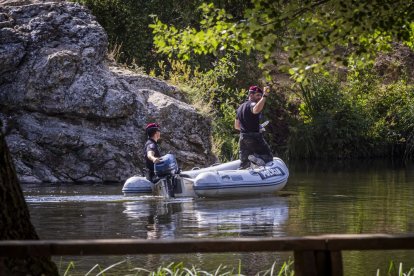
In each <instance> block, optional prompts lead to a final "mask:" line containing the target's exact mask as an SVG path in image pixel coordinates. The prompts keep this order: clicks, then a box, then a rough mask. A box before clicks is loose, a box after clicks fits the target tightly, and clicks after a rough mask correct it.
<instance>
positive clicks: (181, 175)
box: [122, 154, 289, 198]
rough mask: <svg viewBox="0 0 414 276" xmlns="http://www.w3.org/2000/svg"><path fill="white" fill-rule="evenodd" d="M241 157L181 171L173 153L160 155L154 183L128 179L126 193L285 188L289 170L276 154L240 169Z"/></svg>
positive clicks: (215, 193) (208, 193) (211, 193)
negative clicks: (271, 158)
mask: <svg viewBox="0 0 414 276" xmlns="http://www.w3.org/2000/svg"><path fill="white" fill-rule="evenodd" d="M239 165H240V160H236V161H231V162H227V163H223V164H217V165H213V166H211V167H206V168H195V169H193V170H189V171H182V172H179V170H178V166H177V162H176V160H175V157H174V156H173V155H172V154H167V155H165V156H163V157H162V158H161V162H160V163H157V164H156V165H155V167H154V169H155V174H156V175H157V177H158V179H157V180H155V181H154V182H155V183H152V182H150V181H148V180H147V179H146V178H145V177H140V176H133V177H131V178H129V179H128V180H127V181H126V182H125V184H124V186H123V188H122V192H123V193H124V195H126V196H128V195H140V194H153V195H157V196H162V197H165V198H172V197H239V196H253V195H258V194H270V193H273V192H276V191H279V190H281V189H283V187H285V185H286V183H287V181H288V177H289V170H288V168H287V166H286V164H285V163H284V162H283V161H282V159H280V158H278V157H274V158H273V161H271V162H268V163H267V164H266V165H264V166H257V165H252V167H250V168H248V169H245V170H238V169H237V168H238V167H239Z"/></svg>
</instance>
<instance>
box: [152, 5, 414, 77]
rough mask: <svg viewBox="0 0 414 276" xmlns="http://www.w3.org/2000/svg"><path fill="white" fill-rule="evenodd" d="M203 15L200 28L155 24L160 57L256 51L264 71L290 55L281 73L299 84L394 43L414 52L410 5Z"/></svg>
mask: <svg viewBox="0 0 414 276" xmlns="http://www.w3.org/2000/svg"><path fill="white" fill-rule="evenodd" d="M199 9H200V10H201V11H202V14H203V19H202V20H201V21H200V22H199V26H198V25H197V26H192V27H190V26H188V27H186V28H182V29H180V28H177V27H175V26H168V25H167V24H168V23H167V24H165V23H163V22H162V21H161V20H159V19H158V18H155V22H154V24H152V25H151V28H152V29H153V31H154V42H155V44H156V46H157V50H158V52H160V53H165V54H168V55H170V56H171V57H172V56H175V55H176V56H178V57H179V58H181V59H184V60H188V59H189V58H190V57H191V55H192V54H201V55H205V54H219V53H222V52H225V51H231V52H245V53H248V54H249V53H251V52H253V51H258V52H260V53H261V54H262V56H263V63H262V64H261V65H262V67H263V66H264V65H265V64H276V63H277V62H280V61H275V60H274V58H273V57H272V55H273V54H274V53H275V51H276V50H277V49H279V50H283V51H285V52H286V53H287V54H288V62H287V63H284V64H283V63H282V64H279V65H278V66H279V68H280V69H283V70H285V71H287V72H289V73H290V74H291V75H292V76H293V77H294V78H295V79H296V80H297V81H299V82H301V81H303V80H304V77H305V75H306V74H307V72H309V71H310V70H312V71H313V72H315V73H318V72H320V71H323V70H324V67H323V66H324V65H326V64H328V63H332V62H333V63H335V62H342V64H343V65H345V66H347V65H348V64H349V62H352V64H353V65H354V66H358V65H360V66H362V65H366V64H367V63H369V62H367V61H370V60H372V59H373V57H374V56H375V54H376V53H377V52H378V51H384V50H389V49H390V48H391V43H392V42H393V41H401V42H403V43H404V44H406V45H408V46H409V47H413V44H412V43H413V40H412V37H413V33H414V32H413V29H414V27H413V22H414V6H413V2H412V1H404V0H397V1H394V0H385V1H379V0H376V1H343V0H333V1H317V0H315V1H281V0H280V1H274V0H253V1H252V7H249V8H247V9H245V10H244V12H243V15H244V18H243V19H242V20H240V18H234V17H233V16H232V15H231V14H229V13H227V12H226V11H225V10H224V9H222V8H217V7H216V6H215V5H214V4H212V3H210V4H207V3H203V4H201V6H200V7H199ZM343 47H345V48H346V49H347V51H345V50H343V49H344V48H343Z"/></svg>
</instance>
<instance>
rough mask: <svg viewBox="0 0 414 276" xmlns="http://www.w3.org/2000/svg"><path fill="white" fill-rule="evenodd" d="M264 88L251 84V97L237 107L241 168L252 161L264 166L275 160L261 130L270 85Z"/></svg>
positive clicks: (236, 127)
mask: <svg viewBox="0 0 414 276" xmlns="http://www.w3.org/2000/svg"><path fill="white" fill-rule="evenodd" d="M263 90H264V93H263ZM263 90H262V89H260V88H259V87H258V86H250V88H249V99H248V100H247V101H246V102H244V103H243V104H241V105H240V107H239V108H238V109H237V115H236V120H235V121H234V128H235V129H237V130H239V131H240V139H239V147H240V161H241V163H240V167H239V169H246V168H248V167H249V166H250V162H252V163H255V164H256V165H259V166H263V165H265V164H266V163H267V162H270V161H272V160H273V154H272V151H271V150H270V147H269V145H268V144H267V143H266V141H265V140H264V138H263V134H262V133H261V132H260V117H261V112H262V111H263V108H264V105H265V103H266V98H267V97H268V96H269V92H270V87H268V86H266V87H264V88H263Z"/></svg>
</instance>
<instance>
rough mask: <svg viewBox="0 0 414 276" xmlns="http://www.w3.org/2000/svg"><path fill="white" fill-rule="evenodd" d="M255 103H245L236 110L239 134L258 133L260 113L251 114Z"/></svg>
mask: <svg viewBox="0 0 414 276" xmlns="http://www.w3.org/2000/svg"><path fill="white" fill-rule="evenodd" d="M255 104H256V103H255V102H252V101H246V102H245V103H243V104H242V105H240V106H239V108H238V109H237V115H236V118H237V119H238V120H239V122H240V132H241V133H249V132H259V128H260V113H258V114H254V113H253V112H252V109H253V107H254V106H255Z"/></svg>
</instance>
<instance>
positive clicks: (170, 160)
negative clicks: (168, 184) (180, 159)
mask: <svg viewBox="0 0 414 276" xmlns="http://www.w3.org/2000/svg"><path fill="white" fill-rule="evenodd" d="M154 172H155V175H156V176H158V177H166V176H172V175H174V174H176V173H177V172H178V164H177V160H176V159H175V156H174V155H172V154H170V153H169V154H166V155H164V156H161V158H160V162H158V163H156V164H155V165H154Z"/></svg>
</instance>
